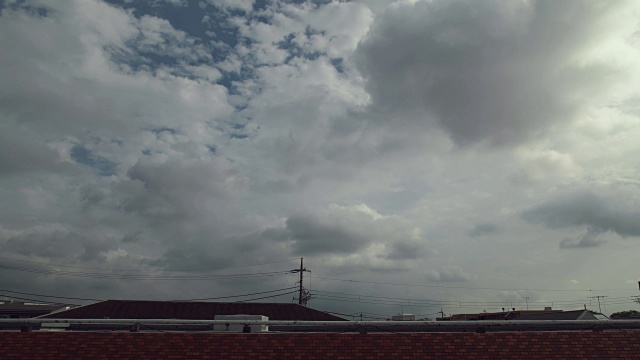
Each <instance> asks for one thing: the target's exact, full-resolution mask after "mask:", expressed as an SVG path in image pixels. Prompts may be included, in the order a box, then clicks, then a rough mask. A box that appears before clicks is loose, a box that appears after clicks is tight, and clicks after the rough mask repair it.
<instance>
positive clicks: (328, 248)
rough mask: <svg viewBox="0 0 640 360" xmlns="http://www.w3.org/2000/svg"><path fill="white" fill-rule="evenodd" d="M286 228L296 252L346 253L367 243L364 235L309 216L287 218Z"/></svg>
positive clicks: (313, 253)
mask: <svg viewBox="0 0 640 360" xmlns="http://www.w3.org/2000/svg"><path fill="white" fill-rule="evenodd" d="M287 230H288V232H289V237H290V239H291V240H292V241H293V245H292V246H293V251H294V252H295V253H296V254H310V255H317V254H328V253H334V254H347V253H352V252H355V251H358V250H360V249H361V248H363V247H365V246H366V245H367V244H368V240H367V238H366V237H364V236H362V235H361V234H357V233H355V232H353V231H350V230H349V229H348V228H344V227H341V226H340V225H337V224H327V223H323V222H321V221H318V220H317V219H314V218H313V217H310V216H292V217H290V218H289V219H287Z"/></svg>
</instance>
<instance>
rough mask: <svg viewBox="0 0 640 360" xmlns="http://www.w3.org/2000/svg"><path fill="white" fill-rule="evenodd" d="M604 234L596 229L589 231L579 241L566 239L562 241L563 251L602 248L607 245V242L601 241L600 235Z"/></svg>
mask: <svg viewBox="0 0 640 360" xmlns="http://www.w3.org/2000/svg"><path fill="white" fill-rule="evenodd" d="M601 233H602V232H601V231H599V230H595V229H593V228H592V229H589V230H588V231H587V232H586V233H585V234H584V235H582V236H580V237H579V238H578V239H564V240H562V241H560V248H561V249H586V248H593V247H598V246H602V245H604V244H605V243H606V241H605V240H603V239H599V238H598V235H600V234H601Z"/></svg>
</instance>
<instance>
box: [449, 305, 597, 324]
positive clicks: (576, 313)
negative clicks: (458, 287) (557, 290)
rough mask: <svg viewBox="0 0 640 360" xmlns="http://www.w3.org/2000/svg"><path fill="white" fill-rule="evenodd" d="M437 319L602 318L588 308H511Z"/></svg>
mask: <svg viewBox="0 0 640 360" xmlns="http://www.w3.org/2000/svg"><path fill="white" fill-rule="evenodd" d="M436 320H437V321H466V320H468V321H479V320H488V321H491V320H493V321H495V320H602V319H601V318H599V317H597V316H596V315H595V314H594V313H592V312H591V311H589V310H573V311H563V310H551V308H546V309H545V310H513V311H503V312H491V313H486V312H482V313H477V314H453V315H451V316H447V317H442V318H438V319H436Z"/></svg>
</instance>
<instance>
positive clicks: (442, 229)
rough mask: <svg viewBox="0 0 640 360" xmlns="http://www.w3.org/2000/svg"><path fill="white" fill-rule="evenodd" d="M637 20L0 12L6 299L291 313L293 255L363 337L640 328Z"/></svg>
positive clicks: (57, 7) (156, 10)
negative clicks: (211, 303) (622, 321)
mask: <svg viewBox="0 0 640 360" xmlns="http://www.w3.org/2000/svg"><path fill="white" fill-rule="evenodd" d="M638 19H640V1H637V0H635V1H624V0H621V1H597V0H584V1H577V0H566V1H550V0H547V1H543V0H540V1H535V0H528V1H527V0H522V1H507V0H505V1H498V0H486V1H481V2H479V1H462V0H460V1H459V0H450V1H440V0H429V1H416V0H396V1H387V0H370V1H329V0H325V1H310V0H306V1H276V0H202V1H187V0H154V1H148V0H145V1H142V0H110V1H105V0H46V1H44V0H4V1H0V49H2V55H1V56H0V254H1V255H0V271H1V276H0V290H2V291H0V295H1V296H3V297H4V298H6V299H17V300H19V299H20V298H22V299H46V300H49V301H59V302H70V303H78V304H83V303H87V302H89V300H82V299H150V300H180V299H202V298H221V297H227V298H225V300H226V301H236V300H250V299H256V298H260V299H259V300H261V301H267V302H272V301H284V302H290V301H292V299H293V297H295V296H297V294H295V293H291V292H292V291H295V289H294V288H293V287H295V286H297V284H296V281H298V274H297V273H295V272H291V271H290V270H293V269H296V268H298V267H299V266H300V260H299V258H301V257H302V258H304V266H305V267H306V268H307V269H308V270H310V272H305V273H304V282H303V285H304V287H305V288H306V289H309V290H310V292H311V296H312V300H311V301H310V302H309V303H308V305H309V306H311V307H314V308H317V309H321V310H328V311H332V312H336V313H341V314H347V315H351V314H359V313H363V314H365V316H368V317H369V318H370V319H373V318H385V317H388V316H391V315H393V314H397V313H413V314H416V315H417V316H418V317H429V318H433V317H435V316H436V315H435V314H436V313H437V312H439V311H443V312H444V313H445V314H451V313H473V312H481V311H498V310H500V309H502V308H506V309H509V308H517V309H525V308H527V307H528V308H530V309H541V308H543V307H545V306H552V307H553V308H557V309H565V310H574V309H580V308H583V307H585V306H586V307H587V308H589V309H592V310H600V309H601V310H602V312H603V313H605V314H610V313H612V312H614V311H619V310H629V309H636V310H637V309H638V306H640V305H638V304H637V303H635V302H634V299H635V298H634V297H635V296H638V295H640V292H639V289H638V280H639V279H640V269H639V266H638V256H639V255H640V157H638V156H637V154H638V153H640V141H638V139H640V88H638V86H637V84H640V21H638ZM251 294H255V295H251ZM43 295H48V296H58V298H51V297H46V298H45V297H43ZM236 295H243V296H237V297H233V296H236ZM597 296H606V297H601V298H596V297H597ZM597 300H600V302H601V304H600V308H599V307H598V304H597Z"/></svg>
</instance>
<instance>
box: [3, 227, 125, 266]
mask: <svg viewBox="0 0 640 360" xmlns="http://www.w3.org/2000/svg"><path fill="white" fill-rule="evenodd" d="M5 236H6V235H5ZM0 247H1V248H2V252H3V253H4V254H17V255H23V256H38V257H42V258H48V259H78V260H81V261H95V260H104V257H105V256H106V253H107V252H109V251H112V250H115V249H117V243H116V241H115V240H114V239H109V238H107V237H104V236H101V235H94V236H93V237H88V236H85V235H83V234H79V233H77V232H74V231H69V230H66V229H64V228H63V227H62V226H60V225H49V226H38V227H34V228H30V229H26V230H22V231H19V232H17V233H15V234H13V235H10V236H7V237H6V239H1V238H0Z"/></svg>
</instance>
